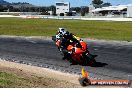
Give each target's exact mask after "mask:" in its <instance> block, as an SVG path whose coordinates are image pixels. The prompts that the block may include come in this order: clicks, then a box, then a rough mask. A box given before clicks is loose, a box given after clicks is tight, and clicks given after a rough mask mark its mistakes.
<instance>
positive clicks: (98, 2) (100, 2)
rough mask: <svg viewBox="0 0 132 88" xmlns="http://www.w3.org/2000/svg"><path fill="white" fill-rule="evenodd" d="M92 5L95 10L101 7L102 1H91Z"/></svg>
mask: <svg viewBox="0 0 132 88" xmlns="http://www.w3.org/2000/svg"><path fill="white" fill-rule="evenodd" d="M92 4H93V6H94V7H95V8H99V7H101V6H102V4H103V1H102V0H93V1H92Z"/></svg>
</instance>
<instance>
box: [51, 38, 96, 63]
mask: <svg viewBox="0 0 132 88" xmlns="http://www.w3.org/2000/svg"><path fill="white" fill-rule="evenodd" d="M52 40H53V41H55V43H56V46H57V47H58V48H59V46H60V40H56V37H55V36H52ZM79 42H80V44H81V47H79V46H78V43H75V42H71V43H70V44H69V45H68V47H67V50H68V53H70V54H71V56H72V60H73V61H74V62H76V63H78V64H85V65H92V64H94V63H96V60H95V59H94V58H95V57H96V56H95V55H92V54H90V53H89V51H88V48H87V43H86V42H84V41H79ZM59 50H60V49H59Z"/></svg>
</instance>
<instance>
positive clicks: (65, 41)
mask: <svg viewBox="0 0 132 88" xmlns="http://www.w3.org/2000/svg"><path fill="white" fill-rule="evenodd" d="M56 39H59V40H60V41H61V42H60V47H59V49H60V51H61V52H62V53H63V55H64V57H63V59H69V60H70V61H71V62H73V59H72V57H71V54H70V53H68V51H67V47H68V45H69V44H70V43H71V42H74V43H76V46H77V47H80V48H82V46H81V44H80V41H82V40H81V39H80V38H79V37H77V36H75V35H74V34H72V33H69V32H68V31H65V29H64V28H59V30H58V32H57V34H56ZM89 54H90V53H89ZM90 55H92V54H90ZM92 56H93V57H96V56H97V55H92Z"/></svg>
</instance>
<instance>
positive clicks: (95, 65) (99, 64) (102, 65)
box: [71, 62, 108, 67]
mask: <svg viewBox="0 0 132 88" xmlns="http://www.w3.org/2000/svg"><path fill="white" fill-rule="evenodd" d="M71 65H78V63H74V64H71ZM79 65H81V66H91V67H104V66H106V65H108V64H107V63H102V62H95V63H94V64H91V65H86V64H79Z"/></svg>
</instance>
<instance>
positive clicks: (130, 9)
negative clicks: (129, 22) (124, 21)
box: [127, 5, 132, 17]
mask: <svg viewBox="0 0 132 88" xmlns="http://www.w3.org/2000/svg"><path fill="white" fill-rule="evenodd" d="M127 17H132V5H129V6H128V7H127Z"/></svg>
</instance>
